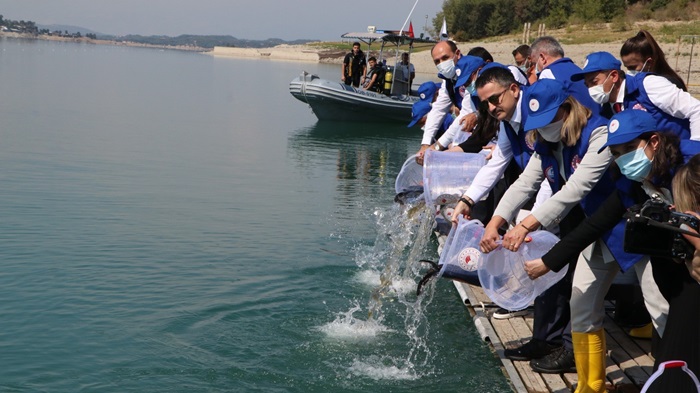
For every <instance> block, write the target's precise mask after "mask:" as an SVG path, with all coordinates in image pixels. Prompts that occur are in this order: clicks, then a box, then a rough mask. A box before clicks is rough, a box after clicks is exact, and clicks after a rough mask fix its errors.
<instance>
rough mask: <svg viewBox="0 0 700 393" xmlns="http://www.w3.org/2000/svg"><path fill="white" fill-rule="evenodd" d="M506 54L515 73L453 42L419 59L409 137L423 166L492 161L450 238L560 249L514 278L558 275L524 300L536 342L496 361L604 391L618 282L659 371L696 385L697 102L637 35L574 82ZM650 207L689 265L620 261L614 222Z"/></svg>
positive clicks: (593, 61)
mask: <svg viewBox="0 0 700 393" xmlns="http://www.w3.org/2000/svg"><path fill="white" fill-rule="evenodd" d="M512 54H513V61H514V64H513V65H504V64H499V63H495V62H494V61H493V58H492V56H491V55H490V54H489V53H488V51H487V50H486V49H485V48H483V47H476V48H472V49H471V50H469V51H468V52H467V53H466V54H462V52H461V51H460V49H459V48H458V47H457V45H456V44H455V43H454V42H451V41H441V42H439V43H437V44H436V45H435V46H434V47H433V48H432V50H431V56H432V59H433V61H434V64H435V66H436V68H437V71H438V74H437V76H438V77H439V78H440V79H441V80H442V83H441V84H437V83H435V82H426V83H425V84H423V85H421V87H420V88H419V89H418V92H419V94H420V98H421V101H419V102H418V103H416V104H415V105H414V111H413V119H412V122H411V124H410V126H413V125H414V124H417V123H420V124H422V127H423V136H422V139H421V146H420V148H419V150H418V151H417V153H416V161H417V162H418V163H419V164H421V165H422V164H423V160H424V157H425V152H426V151H427V150H428V149H434V150H447V151H451V152H455V153H456V154H457V153H459V152H467V153H478V152H481V153H484V154H488V161H487V163H486V164H485V165H484V166H483V167H482V168H481V169H480V170H479V172H478V174H477V175H476V177H475V178H474V180H473V182H472V183H471V184H470V185H469V186H468V188H467V190H466V191H465V192H464V194H463V195H462V196H461V197H460V198H459V202H458V203H457V205H456V206H455V208H454V214H453V216H452V220H453V223H454V225H456V224H457V223H458V222H459V220H458V218H459V217H460V216H464V217H467V218H478V219H480V220H482V221H483V222H484V224H485V231H484V236H483V238H482V240H481V242H480V248H481V251H482V252H484V253H488V252H491V251H493V250H494V249H496V248H497V247H504V248H506V249H508V250H511V251H517V250H518V249H519V248H520V247H522V245H523V244H524V242H526V241H527V237H528V234H529V233H531V232H533V231H535V230H539V229H544V230H548V231H550V232H553V233H555V234H557V235H558V236H559V237H560V239H561V240H560V242H559V243H558V244H557V245H556V246H555V247H554V248H552V249H551V250H550V251H549V252H547V253H546V254H545V255H544V256H543V257H542V258H539V259H536V260H532V261H527V262H526V263H525V270H526V272H527V274H528V275H529V276H530V278H532V279H536V278H537V277H540V276H542V275H544V274H546V273H547V272H549V271H550V270H551V271H559V270H561V269H563V268H564V267H565V266H568V272H567V274H566V276H565V277H564V278H563V279H562V280H561V281H559V282H558V283H557V284H556V285H554V286H552V287H551V288H549V289H548V290H547V291H545V292H544V293H542V294H541V295H540V296H538V297H537V298H536V299H535V302H534V326H533V337H532V339H531V340H530V341H529V342H527V343H525V344H524V345H522V346H520V347H517V348H510V349H507V350H506V351H505V356H506V357H508V358H510V359H512V360H516V361H530V366H531V367H532V369H533V370H535V371H538V372H542V373H563V372H573V371H574V370H575V371H576V372H577V374H578V385H577V388H576V392H578V393H589V392H605V391H607V390H608V389H611V387H610V386H606V373H605V370H606V360H605V357H606V343H605V334H604V330H603V319H604V316H605V308H604V299H605V297H606V294H608V291H609V289H610V288H611V285H612V284H613V282H614V280H615V279H616V276H617V275H618V273H620V272H622V273H624V272H627V271H629V272H630V273H628V274H627V275H633V276H636V279H637V281H638V283H639V288H640V289H641V295H642V296H643V299H644V302H643V305H644V306H645V307H643V308H642V309H634V310H632V311H633V312H634V313H648V317H649V318H650V321H651V324H649V325H648V326H649V327H653V330H654V331H655V334H657V335H658V337H659V345H658V346H656V348H655V350H654V353H653V355H654V358H655V362H656V363H655V368H656V367H658V366H659V365H660V364H662V363H663V362H665V361H669V360H683V361H685V362H686V363H687V364H688V367H689V369H690V370H691V371H693V372H694V373H695V374H696V375H699V376H700V318H698V315H697V314H696V313H697V312H698V310H699V308H698V303H700V285H698V284H699V283H700V251H699V250H700V238H698V237H695V236H694V234H697V228H694V227H693V226H694V225H692V224H693V222H695V221H693V220H694V219H700V215H699V214H698V213H700V101H699V100H697V99H695V98H694V97H693V96H692V95H690V94H689V93H688V92H687V89H686V86H685V84H684V83H683V80H682V79H681V78H680V77H679V76H678V74H677V73H676V72H675V71H674V70H673V69H672V67H670V66H669V64H668V63H667V61H666V59H665V57H664V53H663V51H662V50H661V48H660V47H659V45H658V44H657V42H656V41H655V40H654V38H653V37H652V36H651V34H649V33H648V32H647V31H640V32H639V33H638V34H636V35H635V36H633V37H631V38H629V39H627V40H626V41H625V42H624V43H623V44H622V46H621V49H620V53H619V57H618V56H615V55H614V54H611V53H608V52H595V53H591V54H589V55H588V56H587V58H586V62H585V64H584V66H583V68H580V67H579V66H577V65H576V64H575V63H574V62H573V61H572V60H571V59H569V58H567V57H566V56H565V53H564V49H563V48H562V46H561V45H560V44H559V42H558V41H557V40H556V39H555V38H554V37H549V36H544V37H540V38H537V39H536V40H535V41H534V42H533V43H532V44H531V45H529V46H528V45H521V46H519V47H517V48H516V49H515V50H514V51H513V53H512ZM623 66H624V68H625V70H623V68H622V67H623ZM346 83H347V82H346ZM485 149H486V150H487V151H485ZM649 201H652V202H654V203H656V204H657V205H658V206H662V210H663V211H664V212H666V213H668V212H671V211H672V210H673V209H674V208H675V211H676V212H680V213H683V214H685V216H683V217H685V218H684V220H685V221H683V224H682V225H680V229H681V230H682V231H683V232H684V233H683V235H682V237H683V239H685V240H681V239H680V237H679V238H678V239H677V241H685V242H686V243H687V245H688V247H690V250H694V251H692V252H690V253H688V254H687V255H686V260H685V261H683V260H679V258H674V257H673V256H672V255H671V254H670V250H658V252H657V251H656V250H655V251H654V252H648V254H649V255H645V254H643V253H634V252H632V251H634V250H632V251H630V250H628V249H626V248H625V247H623V238H624V236H625V233H624V232H625V222H626V219H625V214H626V212H628V211H629V210H630V209H632V208H633V207H634V206H639V205H640V204H644V203H649ZM523 211H525V212H526V213H525V214H522V212H523ZM518 213H520V214H518ZM454 225H453V228H454ZM664 230H666V229H664ZM672 236H673V235H672ZM678 236H681V235H678ZM665 246H666V247H667V248H668V247H670V246H669V245H667V244H666V245H665ZM662 248H663V247H662ZM620 304H624V303H623V302H620ZM629 307H630V308H632V307H633V305H629ZM644 308H645V309H646V310H644ZM513 315H517V312H515V311H509V310H499V311H498V312H496V314H494V317H497V318H499V317H500V318H508V317H511V316H513ZM649 391H659V392H661V391H663V392H669V391H673V392H676V393H680V392H691V391H692V392H695V391H696V390H695V387H694V385H693V384H692V383H691V382H690V379H687V380H686V379H682V378H665V379H664V378H663V377H662V378H661V379H659V380H657V382H656V383H655V384H654V385H653V387H652V389H651V390H649Z"/></svg>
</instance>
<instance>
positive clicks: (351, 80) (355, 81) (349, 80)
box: [345, 75, 361, 87]
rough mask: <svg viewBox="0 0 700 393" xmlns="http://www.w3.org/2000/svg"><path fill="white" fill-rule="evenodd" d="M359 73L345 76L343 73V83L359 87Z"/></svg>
mask: <svg viewBox="0 0 700 393" xmlns="http://www.w3.org/2000/svg"><path fill="white" fill-rule="evenodd" d="M360 79H361V76H360V75H353V76H347V75H345V84H346V85H348V86H350V85H351V84H352V85H353V86H355V87H360Z"/></svg>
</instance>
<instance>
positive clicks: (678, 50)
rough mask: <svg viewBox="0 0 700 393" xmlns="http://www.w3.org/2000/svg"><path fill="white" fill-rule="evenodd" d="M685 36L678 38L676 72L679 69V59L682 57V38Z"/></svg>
mask: <svg viewBox="0 0 700 393" xmlns="http://www.w3.org/2000/svg"><path fill="white" fill-rule="evenodd" d="M682 37H683V36H680V35H679V36H678V47H676V70H677V69H678V58H679V57H681V38H682Z"/></svg>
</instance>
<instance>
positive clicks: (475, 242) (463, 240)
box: [440, 217, 484, 282]
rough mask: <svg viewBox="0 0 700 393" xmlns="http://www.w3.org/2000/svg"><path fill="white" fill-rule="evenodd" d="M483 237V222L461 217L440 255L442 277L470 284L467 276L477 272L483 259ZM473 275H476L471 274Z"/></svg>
mask: <svg viewBox="0 0 700 393" xmlns="http://www.w3.org/2000/svg"><path fill="white" fill-rule="evenodd" d="M483 235H484V224H482V223H481V221H479V220H467V219H466V218H464V217H459V222H458V224H457V226H456V227H453V228H452V230H451V231H450V234H449V236H448V237H447V241H446V242H445V247H444V248H443V250H442V254H441V255H440V265H442V268H441V269H440V276H442V277H444V278H449V279H452V280H458V281H467V282H469V280H468V278H467V277H465V276H470V274H469V273H470V272H475V271H476V269H477V266H478V264H479V261H480V259H481V258H482V254H481V251H480V250H479V242H480V241H481V237H482V236H483ZM473 275H474V273H472V274H471V276H473Z"/></svg>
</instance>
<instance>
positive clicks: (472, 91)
mask: <svg viewBox="0 0 700 393" xmlns="http://www.w3.org/2000/svg"><path fill="white" fill-rule="evenodd" d="M467 91H468V92H469V95H472V96H473V95H476V80H473V81H472V83H470V84H469V86H467Z"/></svg>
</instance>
